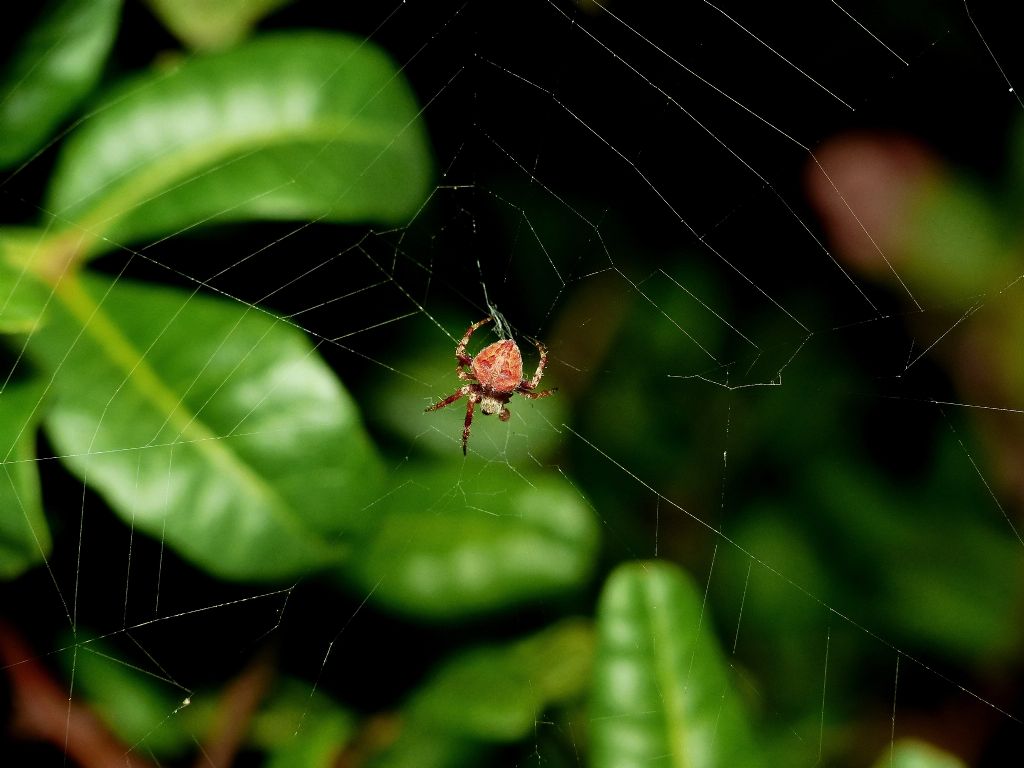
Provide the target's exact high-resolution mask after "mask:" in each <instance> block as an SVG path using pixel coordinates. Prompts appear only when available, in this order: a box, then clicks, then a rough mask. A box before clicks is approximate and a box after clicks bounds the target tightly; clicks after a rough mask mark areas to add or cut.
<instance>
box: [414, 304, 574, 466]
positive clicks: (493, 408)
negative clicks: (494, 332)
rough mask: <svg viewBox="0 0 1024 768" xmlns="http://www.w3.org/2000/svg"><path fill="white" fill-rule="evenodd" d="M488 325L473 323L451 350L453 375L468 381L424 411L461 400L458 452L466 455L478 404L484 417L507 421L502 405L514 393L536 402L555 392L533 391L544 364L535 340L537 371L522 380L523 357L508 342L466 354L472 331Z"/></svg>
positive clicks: (544, 354) (486, 320) (545, 358)
mask: <svg viewBox="0 0 1024 768" xmlns="http://www.w3.org/2000/svg"><path fill="white" fill-rule="evenodd" d="M489 322H491V318H489V317H485V318H484V319H483V320H481V321H479V322H477V323H473V325H471V326H469V328H467V329H466V334H465V336H463V337H462V341H460V342H459V344H458V346H457V347H455V359H456V360H457V361H458V362H457V364H456V366H455V373H456V374H457V375H458V377H459V378H460V379H462V380H463V381H465V382H468V383H467V384H465V385H464V386H462V387H460V388H459V389H457V390H456V391H455V392H453V393H452V394H451V395H449V396H448V397H446V398H445V399H444V400H442V401H440V402H438V403H434V404H433V405H431V406H430V407H428V408H427V409H426V410H427V411H436V410H437V409H438V408H444V407H445V406H446V405H451V404H452V403H454V402H455V401H456V400H459V399H461V398H463V397H465V398H467V402H466V422H465V425H464V426H463V428H462V453H463V455H465V453H466V443H467V442H469V429H470V426H471V425H472V424H473V409H474V408H475V407H476V404H477V403H479V404H480V410H481V412H482V413H483V414H484V415H485V416H490V415H492V414H495V413H496V414H498V418H499V419H501V420H502V421H508V420H509V417H511V415H512V414H511V413H509V410H508V408H506V407H505V406H506V405H507V404H508V401H509V400H511V399H512V395H514V394H516V393H517V392H518V393H519V394H521V395H523V396H524V397H528V398H531V399H536V398H538V397H548V396H549V395H552V394H554V393H555V391H556V390H554V389H546V390H544V391H542V392H537V391H536V389H537V385H538V384H540V379H541V376H543V375H544V366H545V365H546V364H547V361H548V351H547V349H546V348H545V347H544V345H543V344H541V343H540V342H539V341H535V342H534V344H536V345H537V351H538V352H539V353H540V361H539V362H538V363H537V370H536V371H535V372H534V374H533V378H531V379H524V378H523V356H522V354H520V352H519V346H518V345H517V344H516V343H515V342H514V341H512V340H511V339H505V340H503V341H496V342H494V343H493V344H488V345H487V346H486V347H484V348H483V349H481V350H480V351H479V352H478V353H477V354H476V356H475V357H470V356H469V355H467V354H466V347H467V346H468V344H469V339H470V337H471V336H472V335H473V332H474V331H475V330H476V329H477V328H479V327H480V326H481V325H485V324H486V323H489Z"/></svg>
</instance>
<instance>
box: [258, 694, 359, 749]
mask: <svg viewBox="0 0 1024 768" xmlns="http://www.w3.org/2000/svg"><path fill="white" fill-rule="evenodd" d="M354 731H355V723H354V721H353V718H352V715H350V714H349V713H348V712H346V711H345V710H344V709H342V708H341V707H339V706H338V705H337V704H336V703H335V702H334V701H332V700H331V699H330V697H328V696H326V695H325V694H323V693H321V692H320V691H314V690H313V689H312V688H311V687H310V686H309V685H308V684H306V683H304V682H300V681H298V680H282V681H281V682H279V683H278V685H277V686H276V688H275V690H274V692H273V693H272V695H271V696H270V698H269V700H268V701H267V702H266V703H265V704H264V705H263V707H262V708H261V710H260V712H259V713H258V714H257V715H256V717H255V719H254V720H253V724H252V728H251V733H252V738H251V742H252V745H253V746H256V747H258V748H259V749H262V750H264V751H265V752H267V753H268V754H267V760H266V762H265V763H264V766H266V768H293V766H302V768H330V766H333V765H337V764H338V763H337V759H338V755H339V753H340V752H341V751H342V749H344V748H345V745H346V744H348V742H349V741H350V739H351V738H352V735H353V733H354Z"/></svg>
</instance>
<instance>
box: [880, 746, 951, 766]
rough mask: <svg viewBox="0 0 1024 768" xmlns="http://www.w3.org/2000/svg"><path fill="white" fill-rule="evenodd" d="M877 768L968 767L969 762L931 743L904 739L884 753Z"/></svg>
mask: <svg viewBox="0 0 1024 768" xmlns="http://www.w3.org/2000/svg"><path fill="white" fill-rule="evenodd" d="M875 768H967V763H965V762H964V761H963V760H961V759H960V758H958V757H955V756H954V755H951V754H949V753H948V752H943V751H942V750H941V749H939V748H937V747H933V746H932V745H931V744H926V743H925V742H923V741H916V740H913V739H903V740H902V741H898V742H896V744H895V745H894V746H893V748H892V749H891V750H888V749H887V750H885V752H883V753H882V755H881V756H880V757H879V758H878V760H877V761H876V762H875Z"/></svg>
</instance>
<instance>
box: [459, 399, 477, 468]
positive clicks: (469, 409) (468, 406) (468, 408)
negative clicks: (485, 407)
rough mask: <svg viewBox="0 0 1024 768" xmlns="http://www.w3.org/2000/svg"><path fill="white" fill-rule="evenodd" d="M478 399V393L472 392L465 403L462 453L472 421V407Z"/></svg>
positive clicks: (464, 453)
mask: <svg viewBox="0 0 1024 768" xmlns="http://www.w3.org/2000/svg"><path fill="white" fill-rule="evenodd" d="M479 399H480V395H478V394H477V393H476V392H473V393H471V394H470V396H469V401H468V402H467V403H466V425H465V426H464V427H463V428H462V455H463V456H465V455H466V443H468V442H469V427H470V425H471V424H472V423H473V408H474V407H476V403H477V401H478V400H479Z"/></svg>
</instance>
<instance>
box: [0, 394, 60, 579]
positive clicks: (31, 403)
mask: <svg viewBox="0 0 1024 768" xmlns="http://www.w3.org/2000/svg"><path fill="white" fill-rule="evenodd" d="M42 392H43V387H42V385H41V384H39V383H38V382H35V383H25V384H23V383H14V384H8V385H7V386H6V387H3V388H2V389H0V579H11V578H14V577H15V576H17V575H18V574H20V573H21V572H23V571H24V570H25V569H27V568H30V567H31V566H33V565H36V564H37V563H39V562H42V560H43V559H44V558H45V557H46V556H47V555H49V554H50V543H51V542H50V531H49V529H48V528H47V525H46V519H45V518H44V517H43V507H42V501H41V498H40V491H39V473H38V471H37V470H36V465H35V461H34V460H35V455H36V453H35V446H36V423H37V422H38V420H39V404H40V398H41V396H42Z"/></svg>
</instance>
